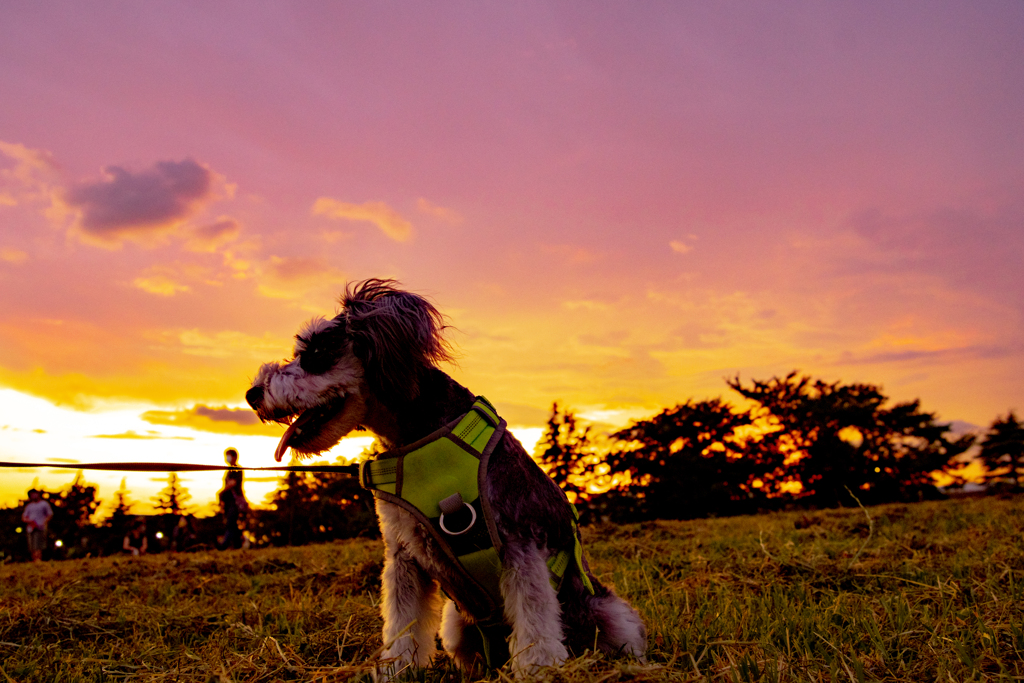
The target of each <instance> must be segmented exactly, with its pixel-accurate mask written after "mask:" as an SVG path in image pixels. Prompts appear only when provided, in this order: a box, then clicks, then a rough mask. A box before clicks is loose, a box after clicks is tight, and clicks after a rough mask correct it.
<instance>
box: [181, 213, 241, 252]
mask: <svg viewBox="0 0 1024 683" xmlns="http://www.w3.org/2000/svg"><path fill="white" fill-rule="evenodd" d="M241 231H242V225H241V224H240V223H239V222H238V221H236V220H235V219H234V218H231V217H230V216H221V217H220V218H218V219H217V221H216V222H214V223H211V224H210V225H204V226H201V227H198V228H195V229H194V230H190V231H189V233H188V236H187V238H186V241H185V248H186V249H188V250H189V251H197V252H205V253H213V252H215V251H217V250H218V249H220V248H221V247H223V246H224V245H226V244H229V243H231V242H234V241H235V240H236V239H238V235H239V233H241Z"/></svg>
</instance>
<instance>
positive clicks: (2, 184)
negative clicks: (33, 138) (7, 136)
mask: <svg viewBox="0 0 1024 683" xmlns="http://www.w3.org/2000/svg"><path fill="white" fill-rule="evenodd" d="M59 171H60V166H58V164H57V162H56V161H55V160H54V158H53V155H52V154H51V153H50V152H47V151H46V150H41V149H32V148H31V147H26V146H25V145H22V144H18V143H14V142H4V141H3V140H0V207H3V206H7V207H14V206H19V205H23V204H26V205H27V204H39V203H42V204H44V205H46V206H47V208H48V209H51V208H52V205H53V204H54V190H53V187H54V183H55V182H56V180H57V175H58V173H59Z"/></svg>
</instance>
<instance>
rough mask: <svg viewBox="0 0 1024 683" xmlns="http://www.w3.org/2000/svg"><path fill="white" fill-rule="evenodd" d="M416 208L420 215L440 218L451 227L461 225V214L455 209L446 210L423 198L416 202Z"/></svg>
mask: <svg viewBox="0 0 1024 683" xmlns="http://www.w3.org/2000/svg"><path fill="white" fill-rule="evenodd" d="M416 208H417V209H419V210H420V212H421V213H425V214H427V215H428V216H433V217H434V218H440V219H441V220H442V221H444V222H445V223H450V224H451V225H461V224H462V221H463V218H462V214H460V213H459V212H458V211H456V210H455V209H448V208H445V207H443V206H437V205H436V204H431V203H430V202H428V201H427V200H426V199H424V198H423V197H420V198H419V199H417V200H416Z"/></svg>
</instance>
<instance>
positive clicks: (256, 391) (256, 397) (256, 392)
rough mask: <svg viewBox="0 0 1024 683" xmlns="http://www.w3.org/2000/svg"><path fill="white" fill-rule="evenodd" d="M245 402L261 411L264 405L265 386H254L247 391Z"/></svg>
mask: <svg viewBox="0 0 1024 683" xmlns="http://www.w3.org/2000/svg"><path fill="white" fill-rule="evenodd" d="M245 402H246V403H248V404H249V405H250V406H252V409H253V410H255V411H259V409H260V406H262V405H263V387H258V386H257V387H253V388H252V389H250V390H249V391H247V392H245Z"/></svg>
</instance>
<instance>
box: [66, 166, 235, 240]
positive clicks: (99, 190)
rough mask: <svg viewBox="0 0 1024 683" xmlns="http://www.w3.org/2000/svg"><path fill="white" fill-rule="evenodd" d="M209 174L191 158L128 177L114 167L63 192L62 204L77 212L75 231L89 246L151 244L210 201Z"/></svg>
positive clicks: (213, 193) (212, 195) (209, 172)
mask: <svg viewBox="0 0 1024 683" xmlns="http://www.w3.org/2000/svg"><path fill="white" fill-rule="evenodd" d="M214 180H215V177H214V174H213V173H212V172H211V171H210V170H209V169H208V168H206V167H205V166H203V165H201V164H199V163H198V162H196V161H194V160H192V159H185V160H183V161H158V162H157V163H156V164H155V165H154V166H153V167H152V168H150V169H147V170H144V171H140V172H138V173H133V172H131V171H128V170H125V169H123V168H121V167H119V166H109V167H107V168H106V169H104V177H103V178H101V179H99V180H96V181H91V182H84V183H79V184H77V185H74V186H72V187H70V188H68V189H67V190H66V191H65V192H64V197H63V199H64V203H65V204H66V205H67V206H68V207H69V208H70V209H71V210H73V211H74V212H76V213H77V221H76V225H75V231H76V232H77V233H78V234H79V235H80V237H81V238H82V239H83V240H84V241H86V242H89V243H92V244H96V245H99V246H104V247H108V248H111V247H113V248H116V247H119V246H121V244H122V243H123V242H124V240H133V241H137V242H142V243H152V242H153V241H154V240H155V238H156V237H158V236H160V235H162V234H163V233H166V232H169V231H171V230H174V229H175V228H177V227H178V226H179V225H181V224H182V223H183V222H184V221H186V220H188V219H189V218H191V217H192V216H193V215H194V214H196V213H197V212H198V211H199V210H200V209H201V208H202V207H203V206H204V205H205V204H206V203H207V202H208V201H210V200H211V199H213V197H214V195H215V192H214Z"/></svg>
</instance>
